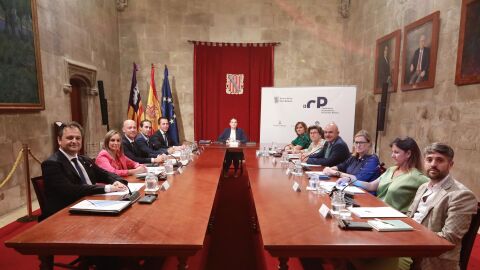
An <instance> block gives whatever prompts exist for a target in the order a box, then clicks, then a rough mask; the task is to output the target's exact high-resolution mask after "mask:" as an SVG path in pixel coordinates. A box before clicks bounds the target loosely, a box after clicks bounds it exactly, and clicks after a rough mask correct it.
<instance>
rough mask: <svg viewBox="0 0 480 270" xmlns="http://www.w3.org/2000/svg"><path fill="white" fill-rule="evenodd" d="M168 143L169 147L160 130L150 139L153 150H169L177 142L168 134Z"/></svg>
mask: <svg viewBox="0 0 480 270" xmlns="http://www.w3.org/2000/svg"><path fill="white" fill-rule="evenodd" d="M165 135H166V137H167V141H168V146H167V144H166V143H165V140H164V139H163V136H162V133H161V132H160V130H157V131H156V132H155V133H154V134H153V136H152V137H150V145H151V146H152V148H153V150H159V149H161V148H165V149H167V148H169V147H172V146H174V145H175V142H174V141H173V140H172V138H170V136H168V132H167V133H166V134H165Z"/></svg>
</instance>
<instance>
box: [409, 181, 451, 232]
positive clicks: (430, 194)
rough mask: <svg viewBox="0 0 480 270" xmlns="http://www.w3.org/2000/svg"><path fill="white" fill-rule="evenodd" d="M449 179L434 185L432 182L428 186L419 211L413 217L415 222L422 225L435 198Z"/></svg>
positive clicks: (418, 208) (419, 205)
mask: <svg viewBox="0 0 480 270" xmlns="http://www.w3.org/2000/svg"><path fill="white" fill-rule="evenodd" d="M447 177H448V175H447V176H445V178H443V179H442V181H440V182H438V183H435V184H432V181H431V180H430V182H429V183H428V185H427V189H426V190H425V193H423V195H422V198H421V199H420V203H419V204H418V207H417V211H416V212H415V214H414V215H413V220H415V221H416V222H418V223H422V220H423V219H424V218H425V216H426V215H427V214H428V212H427V211H428V209H429V206H430V205H431V204H432V200H433V198H435V195H436V194H437V193H438V192H439V191H440V190H441V189H442V185H443V183H445V181H446V179H447Z"/></svg>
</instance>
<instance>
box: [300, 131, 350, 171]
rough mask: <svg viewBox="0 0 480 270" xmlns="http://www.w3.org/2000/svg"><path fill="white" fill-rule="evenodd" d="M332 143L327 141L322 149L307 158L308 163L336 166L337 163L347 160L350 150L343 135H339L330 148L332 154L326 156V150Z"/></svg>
mask: <svg viewBox="0 0 480 270" xmlns="http://www.w3.org/2000/svg"><path fill="white" fill-rule="evenodd" d="M329 145H330V143H329V142H326V143H325V145H324V146H323V148H322V150H321V151H320V152H318V153H314V154H313V155H311V156H310V157H309V158H308V159H307V163H308V164H317V165H323V166H329V167H331V166H336V165H337V164H339V163H341V162H343V161H345V160H347V159H348V158H349V157H350V150H349V149H348V145H347V144H346V143H345V142H344V141H343V139H342V138H341V137H338V138H337V139H336V140H335V141H334V142H333V144H332V149H331V150H330V156H329V157H328V158H325V152H326V151H327V148H328V147H329Z"/></svg>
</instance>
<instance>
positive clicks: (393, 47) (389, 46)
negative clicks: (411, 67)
mask: <svg viewBox="0 0 480 270" xmlns="http://www.w3.org/2000/svg"><path fill="white" fill-rule="evenodd" d="M401 38H402V35H401V31H400V30H397V31H395V32H392V33H390V34H388V35H385V36H383V37H381V38H379V39H377V46H376V49H375V73H374V74H375V78H374V80H375V81H374V84H373V85H374V88H373V93H374V94H381V93H382V87H383V84H384V83H387V84H388V92H394V91H397V85H398V63H399V59H400V40H401Z"/></svg>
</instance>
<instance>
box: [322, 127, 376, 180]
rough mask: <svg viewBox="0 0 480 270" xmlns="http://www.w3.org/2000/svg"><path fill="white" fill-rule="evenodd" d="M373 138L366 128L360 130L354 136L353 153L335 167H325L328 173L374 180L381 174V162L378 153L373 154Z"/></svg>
mask: <svg viewBox="0 0 480 270" xmlns="http://www.w3.org/2000/svg"><path fill="white" fill-rule="evenodd" d="M371 141H372V139H371V137H370V134H369V133H368V132H367V131H366V130H360V131H359V132H357V134H355V137H354V138H353V147H354V148H353V154H352V156H351V157H349V158H348V159H347V160H345V161H344V162H342V163H340V164H338V165H337V166H334V167H325V168H324V169H323V172H324V173H325V174H327V175H334V176H338V177H340V178H341V177H345V178H347V177H348V178H350V179H352V181H355V180H358V181H365V182H372V181H373V180H375V179H377V178H378V176H380V168H379V165H380V162H379V160H378V157H377V155H372V154H371V153H370V152H371V148H372V143H371Z"/></svg>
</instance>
